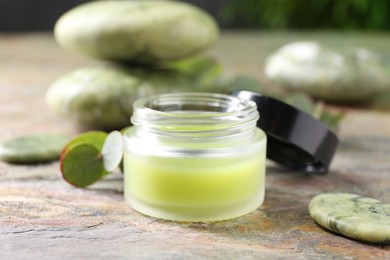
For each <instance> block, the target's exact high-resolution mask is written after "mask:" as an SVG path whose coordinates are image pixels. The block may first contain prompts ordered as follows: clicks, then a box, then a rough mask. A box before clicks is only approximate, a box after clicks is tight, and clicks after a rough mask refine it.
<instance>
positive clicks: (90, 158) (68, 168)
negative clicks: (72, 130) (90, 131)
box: [61, 144, 107, 188]
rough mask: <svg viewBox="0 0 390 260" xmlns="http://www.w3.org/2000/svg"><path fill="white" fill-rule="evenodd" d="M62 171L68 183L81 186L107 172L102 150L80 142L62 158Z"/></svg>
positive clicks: (90, 182)
mask: <svg viewBox="0 0 390 260" xmlns="http://www.w3.org/2000/svg"><path fill="white" fill-rule="evenodd" d="M61 172H62V175H63V177H64V179H65V180H66V181H67V182H68V183H70V184H72V185H74V186H76V187H81V188H83V187H86V186H88V185H90V184H93V183H95V182H96V181H97V180H99V179H100V178H102V177H103V176H104V175H106V173H107V172H106V171H105V169H104V166H103V158H102V155H101V152H100V151H99V150H98V149H97V148H96V147H95V146H93V145H91V144H78V145H75V146H73V147H72V148H71V149H69V150H68V152H67V153H66V156H64V157H63V158H62V160H61Z"/></svg>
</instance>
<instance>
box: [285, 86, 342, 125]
mask: <svg viewBox="0 0 390 260" xmlns="http://www.w3.org/2000/svg"><path fill="white" fill-rule="evenodd" d="M283 100H284V101H285V102H286V103H288V104H290V105H292V106H294V107H296V108H298V109H300V110H302V111H304V112H306V113H308V114H309V115H312V116H313V117H314V118H316V119H318V120H320V121H321V122H322V123H324V124H325V125H326V126H327V127H329V128H330V129H332V130H333V131H336V130H337V126H338V125H339V123H340V122H341V120H342V119H343V117H344V113H341V112H333V111H332V112H331V111H328V110H326V109H325V107H324V103H323V102H322V101H317V102H316V103H314V101H313V100H312V99H311V97H310V96H309V95H308V94H306V93H292V94H289V95H288V96H286V97H285V98H284V99H283Z"/></svg>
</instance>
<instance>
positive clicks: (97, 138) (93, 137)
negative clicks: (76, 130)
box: [65, 131, 107, 150]
mask: <svg viewBox="0 0 390 260" xmlns="http://www.w3.org/2000/svg"><path fill="white" fill-rule="evenodd" d="M106 138H107V133H106V132H103V131H89V132H85V133H82V134H80V135H77V136H75V137H73V138H72V139H71V140H70V141H69V143H68V144H67V145H66V147H65V149H71V148H72V147H74V146H76V145H79V144H90V145H93V146H95V148H96V149H98V150H101V149H102V147H103V144H104V141H105V140H106Z"/></svg>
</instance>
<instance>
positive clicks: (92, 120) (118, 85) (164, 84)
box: [46, 66, 221, 129]
mask: <svg viewBox="0 0 390 260" xmlns="http://www.w3.org/2000/svg"><path fill="white" fill-rule="evenodd" d="M218 91H221V90H219V89H218V86H207V85H206V84H198V83H197V82H196V80H195V79H194V78H190V77H188V76H186V75H185V74H183V73H180V72H178V71H173V70H153V69H146V68H136V67H125V66H101V67H96V68H93V67H85V68H80V69H77V70H75V71H73V72H70V73H67V74H65V75H64V76H62V77H60V78H59V79H58V80H56V81H55V82H54V83H53V84H52V85H51V86H50V88H49V89H48V91H47V93H46V103H47V104H48V105H49V107H50V108H51V109H52V110H53V111H54V112H55V113H57V114H58V115H60V116H63V117H64V118H66V119H69V120H71V121H73V122H75V123H76V124H78V125H79V126H81V127H84V128H103V129H120V128H122V127H125V126H128V125H129V118H130V116H131V114H132V111H133V109H132V105H133V102H134V101H135V100H136V99H138V98H142V97H147V96H151V95H156V94H162V93H171V92H218Z"/></svg>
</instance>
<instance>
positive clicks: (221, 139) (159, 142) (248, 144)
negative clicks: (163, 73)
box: [124, 93, 267, 221]
mask: <svg viewBox="0 0 390 260" xmlns="http://www.w3.org/2000/svg"><path fill="white" fill-rule="evenodd" d="M258 118H259V113H258V111H257V107H256V103H255V102H253V101H251V100H244V99H241V98H238V97H235V96H228V95H221V94H209V93H181V94H165V95H160V96H155V97H151V98H146V99H140V100H138V101H136V102H135V103H134V113H133V116H132V118H131V121H132V123H133V126H132V127H131V128H130V129H128V130H127V131H126V133H125V154H124V179H125V181H124V193H125V198H126V201H127V202H128V204H129V205H130V206H131V207H132V208H133V209H135V210H137V211H139V212H141V213H143V214H146V215H149V216H153V217H157V218H162V219H168V220H176V221H216V220H224V219H230V218H235V217H239V216H241V215H244V214H247V213H249V212H252V211H254V210H256V209H257V208H258V207H259V206H260V205H261V204H262V202H263V200H264V181H265V159H266V140H267V137H266V135H265V133H264V132H263V131H262V130H261V129H259V128H257V127H256V122H257V120H258Z"/></svg>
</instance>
